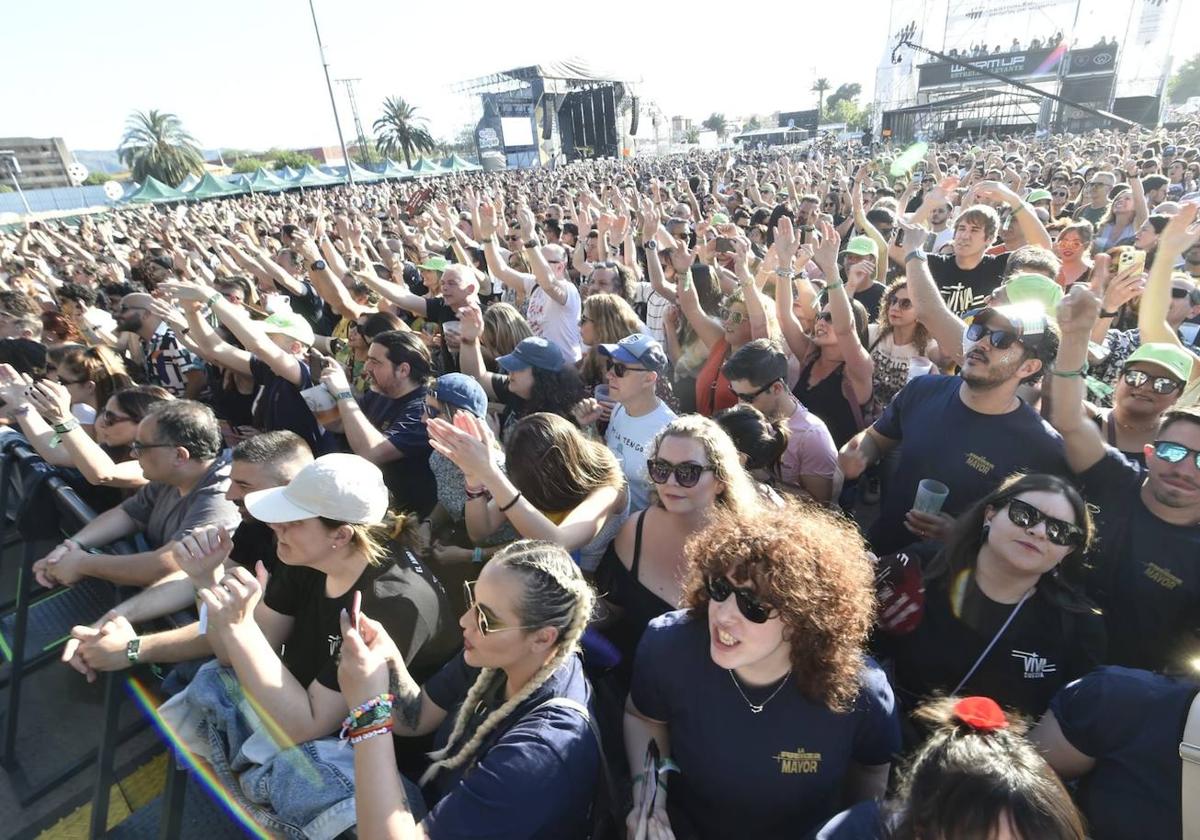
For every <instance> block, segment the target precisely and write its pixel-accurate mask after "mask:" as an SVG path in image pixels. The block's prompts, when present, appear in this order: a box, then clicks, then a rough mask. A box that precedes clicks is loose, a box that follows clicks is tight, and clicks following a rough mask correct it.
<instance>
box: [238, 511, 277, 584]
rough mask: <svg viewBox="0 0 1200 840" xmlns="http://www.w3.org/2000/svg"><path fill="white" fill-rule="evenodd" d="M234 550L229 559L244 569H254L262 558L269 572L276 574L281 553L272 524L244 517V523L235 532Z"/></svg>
mask: <svg viewBox="0 0 1200 840" xmlns="http://www.w3.org/2000/svg"><path fill="white" fill-rule="evenodd" d="M232 539H233V550H232V551H230V552H229V559H230V560H232V561H233V562H234V563H237V564H238V565H239V566H241V567H242V568H244V569H247V570H249V571H251V572H253V571H254V565H255V564H256V563H257V562H258V561H259V560H261V561H262V562H263V566H265V567H266V569H267V574H271V575H273V574H275V567H276V566H278V565H279V555H278V554H277V553H276V551H275V532H274V531H272V530H271V526H270V525H267V524H266V523H265V522H259V521H258V520H257V519H243V520H242V524H241V525H239V526H238V527H237V530H236V531H234V532H233V537H232Z"/></svg>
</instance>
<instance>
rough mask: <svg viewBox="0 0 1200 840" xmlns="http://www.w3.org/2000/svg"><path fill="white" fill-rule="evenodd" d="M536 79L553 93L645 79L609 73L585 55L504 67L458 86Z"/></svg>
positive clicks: (464, 89) (479, 87) (472, 88)
mask: <svg viewBox="0 0 1200 840" xmlns="http://www.w3.org/2000/svg"><path fill="white" fill-rule="evenodd" d="M606 69H607V68H606ZM535 79H542V80H543V81H545V82H547V84H546V89H547V90H548V91H551V92H564V91H566V90H571V89H572V88H576V87H584V86H588V85H593V84H598V83H599V84H603V83H606V82H607V83H610V84H611V83H615V82H621V83H623V84H626V85H628V84H633V83H635V82H638V81H641V80H640V79H630V78H626V77H623V76H621V75H618V74H614V73H608V72H605V69H601V68H597V67H594V66H593V65H592V64H591V63H590V62H588V61H585V60H584V59H582V58H569V59H566V60H564V61H550V62H545V63H543V64H531V65H529V66H528V67H514V68H513V69H512V70H502V71H500V72H499V73H493V74H491V75H490V76H480V77H479V78H477V79H471V80H470V81H466V82H460V83H459V84H458V85H456V89H457V90H458V91H459V92H460V93H481V92H484V91H492V92H498V91H502V90H512V89H515V88H518V87H522V86H524V85H527V84H529V83H530V82H532V81H534V80H535Z"/></svg>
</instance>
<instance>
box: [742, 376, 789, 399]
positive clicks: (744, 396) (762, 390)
mask: <svg viewBox="0 0 1200 840" xmlns="http://www.w3.org/2000/svg"><path fill="white" fill-rule="evenodd" d="M780 381H781V380H779V379H772V380H771V381H770V382H768V383H767V384H766V385H764V386H762V387H761V388H759V389H758V390H757V391H755V392H754V393H753V394H743V393H741V392H740V391H735V390H734V389H733V386H732V385H730V386H729V392H730V393H731V394H733V395H734V396H735V397H737V398H738V402H744V403H752V402H754V401H755V400H756V399H758V398H759V397H761V396H762V395H763V394H765V393H767V391H770V390H771V386H773V385H774V384H775V383H776V382H780Z"/></svg>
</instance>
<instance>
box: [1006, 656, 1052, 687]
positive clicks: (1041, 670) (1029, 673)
mask: <svg viewBox="0 0 1200 840" xmlns="http://www.w3.org/2000/svg"><path fill="white" fill-rule="evenodd" d="M1012 656H1013V658H1014V659H1020V660H1021V662H1022V663H1023V664H1024V666H1025V679H1027V680H1040V679H1044V678H1045V676H1046V675H1047V674H1053V673H1054V672H1055V671H1057V670H1058V666H1057V665H1055V664H1054V663H1053V662H1050V661H1049V660H1047V659H1046V657H1044V656H1038V654H1037V652H1036V651H1024V650H1014V651H1013V652H1012Z"/></svg>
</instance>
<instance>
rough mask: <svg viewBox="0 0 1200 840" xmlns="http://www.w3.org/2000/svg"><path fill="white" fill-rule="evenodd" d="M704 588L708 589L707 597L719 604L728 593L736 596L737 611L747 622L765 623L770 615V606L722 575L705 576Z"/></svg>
mask: <svg viewBox="0 0 1200 840" xmlns="http://www.w3.org/2000/svg"><path fill="white" fill-rule="evenodd" d="M704 588H705V589H706V590H708V597H709V598H712V599H713V600H714V601H716V602H717V603H719V604H720V603H724V602H725V601H726V600H728V598H729V596H730V595H734V596H736V598H737V606H738V612H740V613H741V614H742V617H743V618H745V619H746V620H747V621H749V622H753V623H754V624H766V622H767V619H768V618H770V617H771V607H770V606H768V605H767V604H764V603H763V602H762V601H760V600H758V599H757V598H756V597H754V593H753V592H751V591H750V590H749V589H742V588H741V587H737V586H734V585H733V584H732V583H730V582H729V581H727V580H726V579H725V578H723V577H706V578H705V579H704Z"/></svg>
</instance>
